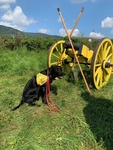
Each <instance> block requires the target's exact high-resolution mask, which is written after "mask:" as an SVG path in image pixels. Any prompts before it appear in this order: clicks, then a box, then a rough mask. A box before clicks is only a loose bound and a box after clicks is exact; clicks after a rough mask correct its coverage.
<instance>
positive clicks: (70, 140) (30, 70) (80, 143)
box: [0, 49, 113, 150]
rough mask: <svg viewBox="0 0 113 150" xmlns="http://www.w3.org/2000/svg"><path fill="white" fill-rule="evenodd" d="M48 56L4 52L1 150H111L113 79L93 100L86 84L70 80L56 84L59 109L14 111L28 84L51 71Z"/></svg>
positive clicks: (94, 92)
mask: <svg viewBox="0 0 113 150" xmlns="http://www.w3.org/2000/svg"><path fill="white" fill-rule="evenodd" d="M46 59H47V51H40V52H39V53H36V52H33V51H31V52H28V51H27V50H25V49H19V50H18V51H1V52H0V119H1V120H0V150H112V149H113V76H111V78H110V80H109V83H108V84H107V85H106V86H105V87H103V88H102V89H101V90H99V91H97V90H95V89H94V88H93V87H92V86H91V83H90V82H91V81H90V80H89V81H88V82H89V85H90V89H91V92H92V96H90V95H89V94H88V92H87V90H86V87H85V84H84V82H83V79H82V78H81V77H79V79H78V80H77V81H76V83H75V84H72V83H71V82H68V81H67V80H66V77H64V78H63V79H61V80H56V81H54V82H53V83H52V87H51V96H52V99H53V101H54V102H55V104H56V105H57V106H58V108H59V111H58V112H52V111H50V110H49V108H48V107H47V106H45V105H44V104H42V102H41V100H40V101H39V102H37V103H40V105H41V107H38V108H37V107H29V106H28V105H27V104H25V105H23V106H22V107H20V108H19V109H18V110H17V111H15V112H11V111H10V109H11V108H13V107H14V106H16V105H17V104H18V103H19V102H20V100H21V94H22V91H23V88H24V85H25V84H26V82H27V81H28V80H29V79H30V78H31V77H32V76H33V75H34V74H36V73H37V72H39V71H41V70H43V69H45V68H46V62H47V60H46Z"/></svg>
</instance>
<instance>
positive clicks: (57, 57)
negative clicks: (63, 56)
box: [51, 53, 59, 58]
mask: <svg viewBox="0 0 113 150" xmlns="http://www.w3.org/2000/svg"><path fill="white" fill-rule="evenodd" d="M51 55H52V56H54V57H56V58H59V56H57V55H55V54H53V53H52V54H51Z"/></svg>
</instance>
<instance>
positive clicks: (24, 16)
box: [0, 0, 113, 38]
mask: <svg viewBox="0 0 113 150" xmlns="http://www.w3.org/2000/svg"><path fill="white" fill-rule="evenodd" d="M82 7H84V12H83V14H82V16H81V18H80V20H79V22H78V24H77V27H76V29H75V30H74V32H73V36H84V37H96V38H103V37H109V38H113V0H0V25H5V26H10V27H13V28H16V29H19V30H21V31H25V32H34V33H37V32H41V33H46V34H50V35H60V36H65V35H66V33H65V30H64V27H63V24H62V22H61V20H60V18H59V13H58V11H57V8H60V10H61V13H62V16H63V18H64V21H65V23H66V26H67V29H68V31H69V32H70V31H71V29H72V28H73V26H74V23H75V20H76V19H77V17H78V14H79V13H80V10H81V8H82Z"/></svg>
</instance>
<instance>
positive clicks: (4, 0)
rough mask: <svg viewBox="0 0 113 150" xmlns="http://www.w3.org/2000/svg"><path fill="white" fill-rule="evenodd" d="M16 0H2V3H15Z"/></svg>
mask: <svg viewBox="0 0 113 150" xmlns="http://www.w3.org/2000/svg"><path fill="white" fill-rule="evenodd" d="M15 2H16V0H0V3H15Z"/></svg>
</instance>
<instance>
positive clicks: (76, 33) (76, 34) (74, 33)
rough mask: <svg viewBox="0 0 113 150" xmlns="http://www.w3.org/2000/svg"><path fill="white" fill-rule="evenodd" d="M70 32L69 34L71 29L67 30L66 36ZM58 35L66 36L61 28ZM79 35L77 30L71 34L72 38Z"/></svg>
mask: <svg viewBox="0 0 113 150" xmlns="http://www.w3.org/2000/svg"><path fill="white" fill-rule="evenodd" d="M70 32H71V29H68V34H70ZM59 33H60V34H61V36H63V37H64V36H67V34H66V32H65V30H64V29H63V28H61V29H60V30H59ZM79 35H80V31H79V30H78V29H75V30H74V32H73V34H72V36H79Z"/></svg>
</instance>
